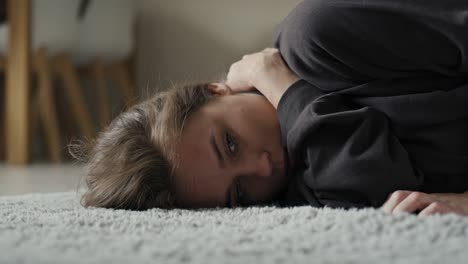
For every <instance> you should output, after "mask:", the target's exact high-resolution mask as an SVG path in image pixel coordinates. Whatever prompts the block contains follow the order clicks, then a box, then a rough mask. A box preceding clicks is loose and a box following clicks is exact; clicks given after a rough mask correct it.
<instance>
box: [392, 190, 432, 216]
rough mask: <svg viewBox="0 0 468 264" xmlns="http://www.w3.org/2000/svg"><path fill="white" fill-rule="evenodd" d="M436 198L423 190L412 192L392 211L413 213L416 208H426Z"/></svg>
mask: <svg viewBox="0 0 468 264" xmlns="http://www.w3.org/2000/svg"><path fill="white" fill-rule="evenodd" d="M432 202H435V200H434V199H433V198H432V197H430V196H429V195H427V194H426V193H422V192H412V193H411V194H410V195H408V197H406V198H405V199H404V200H403V201H401V202H400V203H399V204H398V205H397V206H396V207H395V208H394V209H393V211H392V213H395V212H407V213H412V212H414V211H416V210H420V209H424V208H426V207H427V206H428V205H429V204H431V203H432Z"/></svg>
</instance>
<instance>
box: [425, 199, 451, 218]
mask: <svg viewBox="0 0 468 264" xmlns="http://www.w3.org/2000/svg"><path fill="white" fill-rule="evenodd" d="M452 211H453V210H452V208H450V207H449V206H448V205H447V204H444V203H441V202H433V203H431V204H430V205H429V206H427V207H426V208H424V210H422V211H421V212H420V213H419V214H418V216H428V215H433V214H446V213H449V212H452Z"/></svg>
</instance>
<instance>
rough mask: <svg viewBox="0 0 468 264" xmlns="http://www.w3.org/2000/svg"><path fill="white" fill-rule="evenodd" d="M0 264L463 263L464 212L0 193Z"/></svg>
mask: <svg viewBox="0 0 468 264" xmlns="http://www.w3.org/2000/svg"><path fill="white" fill-rule="evenodd" d="M0 263H217V264H218V263H373V264H375V263H379V264H381V263H444V264H447V263H468V217H459V216H456V215H444V216H440V215H436V216H431V217H426V218H422V219H420V218H417V217H416V216H414V215H409V214H400V215H396V216H391V215H387V214H385V213H384V212H382V211H380V210H371V209H366V210H359V211H358V210H353V211H343V210H332V209H328V208H325V209H314V208H310V207H296V208H284V209H278V208H272V207H266V208H265V207H263V208H259V207H258V208H253V207H252V208H247V209H213V210H200V211H186V210H172V211H165V210H160V209H152V210H149V211H145V212H130V211H123V210H109V209H84V208H82V207H81V206H80V205H79V203H78V196H77V195H76V194H75V193H74V192H66V193H50V194H27V195H22V196H4V197H1V196H0Z"/></svg>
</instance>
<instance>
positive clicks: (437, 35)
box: [274, 0, 468, 91]
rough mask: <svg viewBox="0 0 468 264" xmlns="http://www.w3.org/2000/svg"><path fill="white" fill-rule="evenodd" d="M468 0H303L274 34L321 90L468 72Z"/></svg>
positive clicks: (285, 55)
mask: <svg viewBox="0 0 468 264" xmlns="http://www.w3.org/2000/svg"><path fill="white" fill-rule="evenodd" d="M467 31H468V1H464V0H444V1H440V0H412V1H407V0H372V1H362V0H347V1H342V0H305V1H303V2H301V3H300V4H299V5H298V6H297V7H296V8H295V9H294V10H292V11H291V12H290V14H289V15H288V16H287V17H286V19H284V20H283V22H282V23H281V24H280V25H279V26H278V28H277V30H276V34H275V37H274V42H275V46H276V47H277V48H278V49H279V50H280V53H281V54H282V55H283V58H284V59H285V61H286V63H287V64H288V66H289V67H290V68H291V69H292V70H293V71H294V72H295V73H296V74H297V75H298V76H299V77H300V78H302V79H305V80H306V81H307V82H309V83H311V84H313V85H315V86H316V87H318V88H319V89H321V90H323V91H338V90H343V89H346V88H349V87H353V86H356V85H360V84H363V83H368V82H370V81H372V80H376V79H395V78H408V77H415V76H422V75H425V76H428V75H440V76H450V77H454V76H463V75H466V74H467V73H468V34H466V32H467Z"/></svg>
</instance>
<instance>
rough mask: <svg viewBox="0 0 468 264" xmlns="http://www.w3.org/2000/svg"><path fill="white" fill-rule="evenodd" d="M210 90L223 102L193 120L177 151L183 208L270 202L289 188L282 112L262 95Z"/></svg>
mask: <svg viewBox="0 0 468 264" xmlns="http://www.w3.org/2000/svg"><path fill="white" fill-rule="evenodd" d="M210 90H211V92H212V93H214V94H216V95H217V96H218V98H217V99H215V100H213V101H211V102H209V103H207V104H206V105H204V106H203V107H201V108H199V109H198V110H197V111H196V112H194V113H193V114H192V115H191V116H190V118H189V119H188V120H187V121H186V123H185V126H184V129H183V131H182V137H181V139H180V141H179V142H178V144H177V146H176V153H177V154H178V162H179V166H178V167H177V168H176V170H175V177H174V179H175V189H176V190H175V191H176V197H177V202H178V203H179V205H180V206H182V207H187V208H202V207H216V206H221V207H224V206H227V207H229V206H236V205H252V204H259V203H264V202H269V201H270V200H271V199H273V198H274V197H275V196H276V195H277V194H278V193H279V192H280V191H281V190H282V189H283V188H284V187H285V185H286V173H285V164H286V163H285V157H284V151H283V147H282V144H281V134H280V127H279V123H278V119H277V117H276V110H275V109H274V108H273V106H272V105H271V104H270V103H269V102H268V101H267V100H266V99H265V98H264V97H263V96H261V95H257V94H248V93H240V94H232V92H231V90H230V89H229V88H228V87H227V86H225V85H222V84H213V85H211V87H210ZM238 191H239V192H241V193H243V195H241V197H238V193H237V192H238ZM239 203H240V204H239Z"/></svg>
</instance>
